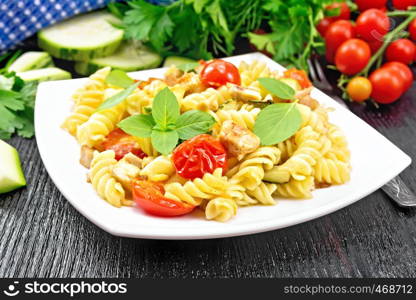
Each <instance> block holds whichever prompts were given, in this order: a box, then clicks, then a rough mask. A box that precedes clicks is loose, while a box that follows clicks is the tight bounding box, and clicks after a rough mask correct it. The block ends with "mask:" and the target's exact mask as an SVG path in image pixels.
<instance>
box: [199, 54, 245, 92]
mask: <svg viewBox="0 0 416 300" xmlns="http://www.w3.org/2000/svg"><path fill="white" fill-rule="evenodd" d="M199 76H200V77H201V81H202V83H203V84H205V85H208V86H211V87H220V86H222V85H225V84H227V83H228V82H230V83H234V84H237V85H240V83H241V79H240V72H239V71H238V69H237V67H236V66H234V65H233V64H232V63H229V62H226V61H224V60H222V59H214V60H212V61H210V62H208V63H207V64H205V65H204V68H203V69H202V71H201V73H200V74H199Z"/></svg>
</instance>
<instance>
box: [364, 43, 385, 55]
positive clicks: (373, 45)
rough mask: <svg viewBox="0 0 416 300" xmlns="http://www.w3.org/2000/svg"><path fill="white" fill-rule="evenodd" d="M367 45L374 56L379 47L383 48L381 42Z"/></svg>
mask: <svg viewBox="0 0 416 300" xmlns="http://www.w3.org/2000/svg"><path fill="white" fill-rule="evenodd" d="M367 43H368V46H370V49H371V54H375V53H376V52H377V51H378V49H380V48H381V46H383V41H379V40H377V41H372V42H367Z"/></svg>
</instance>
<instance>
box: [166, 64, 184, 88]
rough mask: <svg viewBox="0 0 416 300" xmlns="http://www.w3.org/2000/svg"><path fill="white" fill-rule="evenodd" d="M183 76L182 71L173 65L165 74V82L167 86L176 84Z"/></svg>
mask: <svg viewBox="0 0 416 300" xmlns="http://www.w3.org/2000/svg"><path fill="white" fill-rule="evenodd" d="M182 75H183V71H181V70H179V69H178V68H177V67H176V66H175V65H173V66H171V67H169V69H168V70H167V71H166V73H165V82H166V84H167V85H169V86H174V85H175V84H177V83H178V80H179V78H180V77H181V76H182Z"/></svg>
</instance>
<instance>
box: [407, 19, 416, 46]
mask: <svg viewBox="0 0 416 300" xmlns="http://www.w3.org/2000/svg"><path fill="white" fill-rule="evenodd" d="M407 30H408V31H409V33H410V38H411V39H412V40H413V41H416V19H414V20H413V21H412V22H410V24H409V28H408V29H407Z"/></svg>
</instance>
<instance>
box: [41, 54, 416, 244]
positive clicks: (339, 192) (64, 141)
mask: <svg viewBox="0 0 416 300" xmlns="http://www.w3.org/2000/svg"><path fill="white" fill-rule="evenodd" d="M255 59H257V60H262V61H265V62H266V63H267V64H268V66H269V67H270V68H271V69H276V70H283V69H284V68H283V67H282V66H280V65H279V64H277V63H276V62H274V61H273V60H271V59H269V58H268V57H266V56H264V55H263V54H260V53H253V54H246V55H241V56H234V57H229V58H227V59H226V60H228V61H230V62H232V63H234V64H235V65H238V64H239V63H240V62H241V61H247V62H249V61H252V60H255ZM163 73H164V69H155V70H147V71H140V72H134V73H131V76H132V77H134V78H137V79H146V78H147V77H162V76H163ZM84 82H85V79H73V80H64V81H54V82H45V83H41V84H40V85H39V89H38V93H37V97H36V111H35V126H36V140H37V143H38V147H39V152H40V155H41V157H42V160H43V162H44V164H45V167H46V169H47V171H48V173H49V175H50V176H51V178H52V180H53V181H54V182H55V184H56V186H57V187H58V189H59V190H60V191H61V192H62V194H63V195H64V196H65V197H66V199H68V201H69V202H70V203H71V204H72V205H73V206H74V207H75V208H76V209H77V210H78V211H79V212H80V213H81V214H83V215H84V216H85V217H86V218H88V219H89V220H90V221H91V222H93V223H94V224H96V225H97V226H99V227H100V228H102V229H104V230H105V231H108V232H109V233H111V234H113V235H117V236H125V237H133V238H149V239H207V238H220V237H229V236H238V235H245V234H252V233H257V232H264V231H268V230H274V229H278V228H283V227H287V226H291V225H294V224H298V223H302V222H306V221H309V220H312V219H315V218H318V217H320V216H323V215H326V214H329V213H331V212H333V211H336V210H338V209H340V208H343V207H345V206H347V205H349V204H351V203H353V202H355V201H357V200H359V199H361V198H363V197H365V196H367V195H368V194H370V193H372V192H374V191H375V190H377V189H378V188H380V187H381V186H382V185H384V184H385V183H386V182H388V181H389V180H391V179H392V178H394V177H395V176H397V175H398V174H399V173H400V172H401V171H403V169H405V168H406V167H407V166H408V165H409V164H410V163H411V159H410V157H409V156H407V155H406V154H405V153H403V152H402V151H401V150H400V149H398V148H397V147H396V146H395V145H393V144H392V143H391V142H390V141H388V140H387V139H386V138H385V137H384V136H382V135H381V134H379V133H378V132H377V131H376V130H374V129H373V128H372V127H370V126H369V125H367V124H366V123H365V122H364V121H362V120H361V119H360V118H358V117H356V116H355V115H354V114H353V113H351V112H350V111H348V110H346V109H344V108H343V107H342V106H340V105H339V104H338V103H336V102H335V101H334V100H332V99H331V98H330V97H328V96H327V95H325V94H323V93H322V92H321V91H319V90H317V89H315V90H314V91H313V93H312V94H313V96H314V97H315V98H316V99H317V100H318V101H319V102H320V103H322V104H324V105H326V106H330V107H333V108H335V111H334V112H332V113H330V119H331V121H332V122H333V123H335V124H337V125H339V126H340V127H341V128H342V129H343V130H344V132H345V134H346V136H347V138H348V142H349V145H350V149H351V153H352V161H351V163H352V173H351V181H350V182H349V183H347V184H345V185H340V186H332V187H330V188H326V189H320V190H316V191H315V192H313V199H309V200H279V202H278V204H277V205H275V206H253V207H245V208H240V209H239V210H238V213H237V216H236V217H234V218H233V219H232V220H230V221H229V222H227V223H219V222H215V221H207V220H205V218H204V217H203V214H202V212H195V213H193V214H191V215H186V216H183V217H176V218H160V217H154V216H151V215H147V214H145V213H143V212H142V211H141V210H140V209H137V208H132V207H123V208H115V207H113V206H111V205H110V204H108V203H107V202H106V201H104V200H102V199H101V198H100V197H99V196H98V195H97V194H96V193H95V191H94V189H93V187H92V185H90V184H89V183H87V182H86V174H87V170H86V169H85V168H84V167H83V166H81V165H80V164H79V162H78V160H79V152H80V146H79V145H78V144H77V142H76V140H75V139H74V138H73V137H72V136H71V135H69V134H68V133H67V132H65V131H64V130H62V129H61V128H60V125H61V124H62V122H63V121H64V119H65V117H67V116H68V114H69V113H70V110H71V106H72V100H71V94H72V93H73V92H74V91H75V90H76V89H77V88H79V87H80V86H81V85H82V84H83V83H84Z"/></svg>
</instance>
